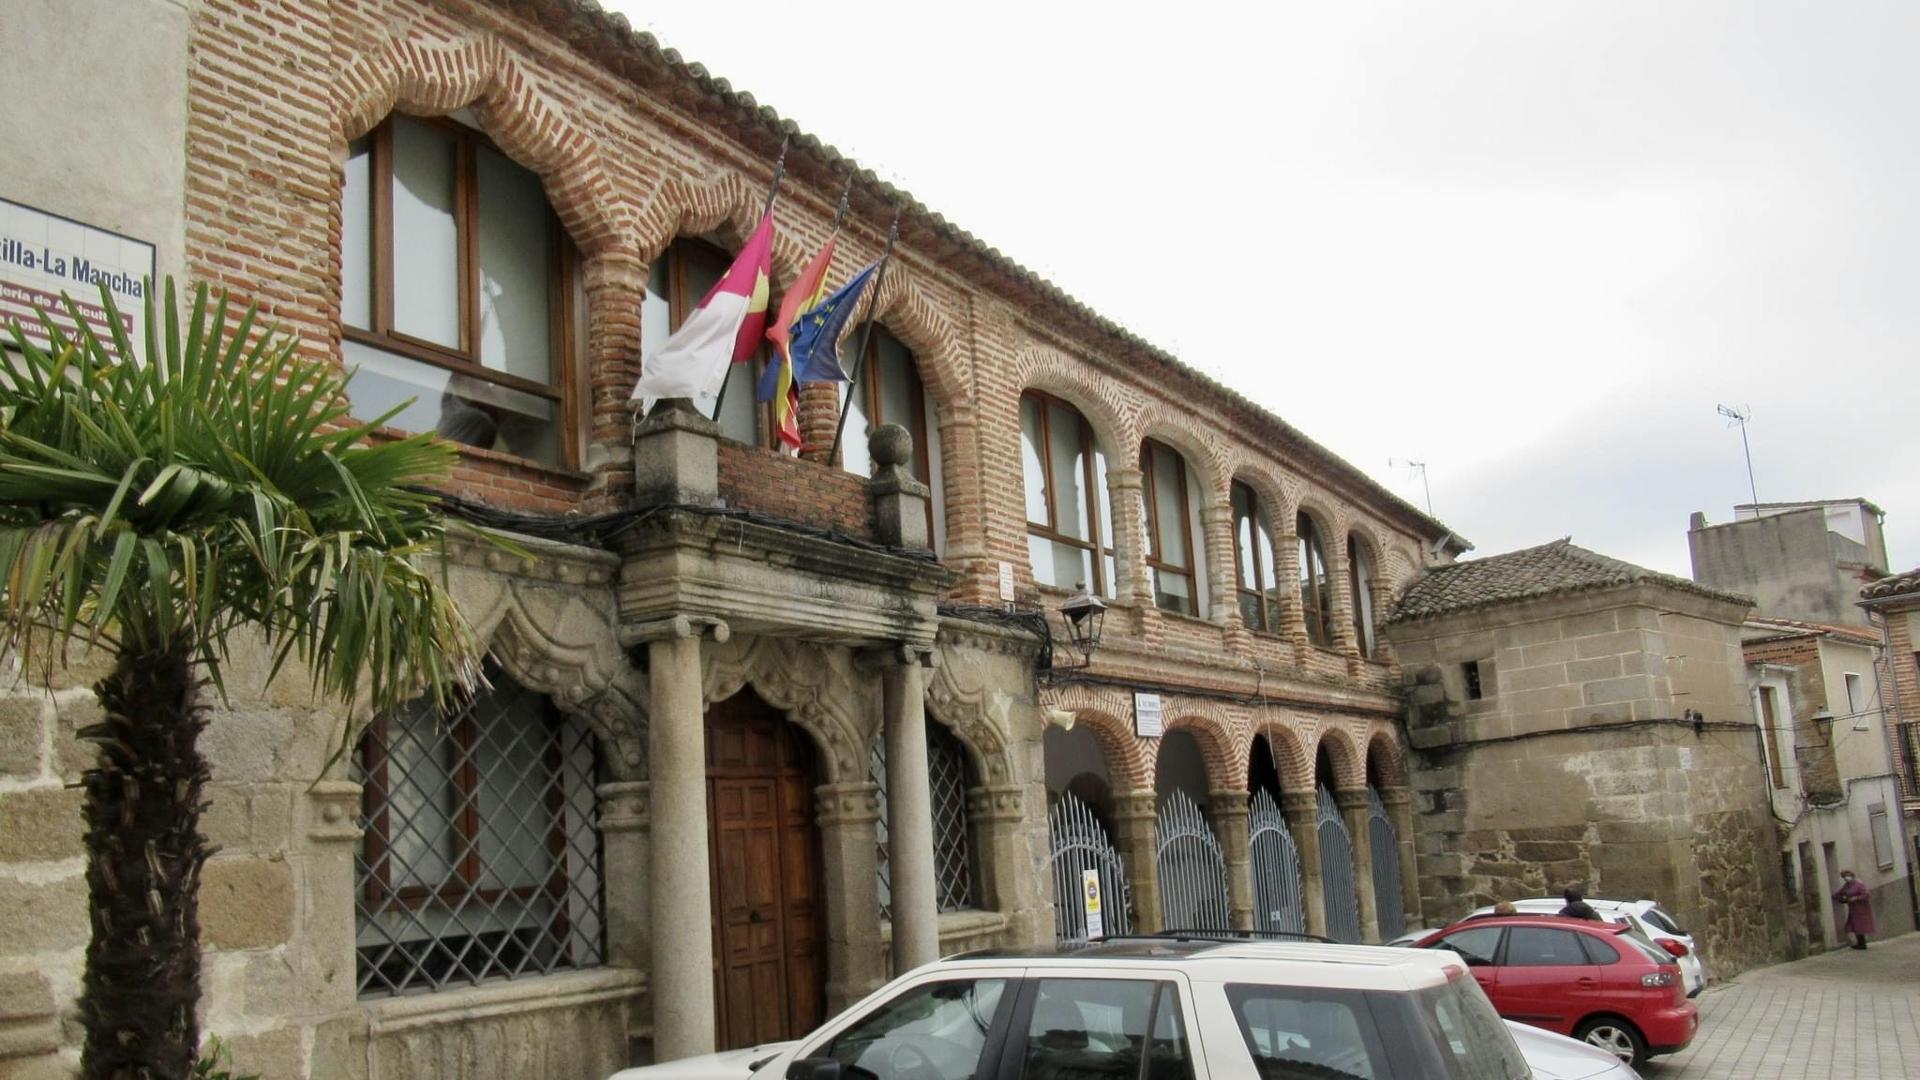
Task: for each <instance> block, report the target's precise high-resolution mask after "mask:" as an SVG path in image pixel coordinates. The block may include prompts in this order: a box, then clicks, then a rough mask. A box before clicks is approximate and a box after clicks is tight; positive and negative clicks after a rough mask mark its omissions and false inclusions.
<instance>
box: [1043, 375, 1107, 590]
mask: <svg viewBox="0 0 1920 1080" xmlns="http://www.w3.org/2000/svg"><path fill="white" fill-rule="evenodd" d="M1020 449H1021V466H1022V470H1021V471H1022V475H1023V476H1024V478H1025V480H1026V492H1027V558H1028V560H1029V561H1030V562H1031V563H1032V565H1033V578H1034V580H1035V581H1038V582H1039V583H1040V584H1042V585H1053V586H1057V587H1059V588H1063V589H1070V588H1072V587H1073V586H1074V584H1075V583H1077V582H1084V583H1085V584H1086V586H1087V588H1088V589H1090V590H1092V591H1093V592H1095V593H1098V594H1100V595H1103V596H1112V595H1113V594H1114V592H1113V590H1114V561H1113V508H1112V506H1111V505H1109V503H1108V500H1107V456H1106V454H1104V453H1102V452H1101V451H1100V449H1099V448H1098V447H1097V446H1096V445H1095V443H1094V438H1093V425H1091V424H1089V423H1087V421H1086V418H1085V417H1083V416H1081V415H1080V413H1079V411H1078V410H1076V409H1074V407H1073V406H1071V405H1069V404H1067V403H1066V402H1064V401H1061V400H1060V399H1058V398H1056V397H1052V396H1050V395H1047V394H1042V393H1040V392H1038V391H1035V390H1029V391H1027V392H1026V393H1025V394H1023V395H1021V397H1020Z"/></svg>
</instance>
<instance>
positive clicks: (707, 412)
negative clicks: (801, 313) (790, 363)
mask: <svg viewBox="0 0 1920 1080" xmlns="http://www.w3.org/2000/svg"><path fill="white" fill-rule="evenodd" d="M732 265H733V256H731V255H729V254H727V253H726V252H725V251H722V250H721V249H720V248H719V247H717V246H715V245H713V244H710V243H708V242H707V241H705V240H696V239H694V238H692V237H686V236H683V237H680V238H679V239H677V240H675V241H674V242H673V243H671V244H669V245H668V246H667V250H666V251H665V252H663V253H661V255H660V257H659V258H658V259H655V260H654V261H653V267H652V269H651V270H649V271H648V273H647V293H646V295H645V296H644V297H642V298H641V301H640V355H641V356H652V355H654V354H655V353H656V352H658V351H659V350H660V347H661V346H662V345H665V344H666V343H667V338H669V337H671V336H672V334H673V332H674V331H675V330H678V329H680V324H681V322H683V321H685V319H686V318H687V316H688V315H691V314H692V313H693V309H694V308H695V307H697V306H699V304H700V301H701V300H702V299H704V298H705V297H706V295H707V293H708V292H709V291H710V290H711V289H712V288H713V287H714V286H715V285H716V284H718V283H719V281H720V279H721V278H723V277H725V276H726V275H727V268H728V267H730V266H732ZM760 364H761V361H760V360H758V359H756V360H754V361H753V362H752V363H747V364H731V365H728V367H727V382H726V390H725V400H723V401H721V402H720V416H719V418H718V423H719V424H720V434H721V435H723V436H725V437H726V438H729V439H732V440H733V441H734V442H742V443H747V444H749V445H764V446H771V445H773V442H772V438H771V434H772V427H771V425H765V424H763V416H762V413H764V412H765V410H764V409H763V408H762V407H761V406H760V405H759V403H757V402H755V401H754V400H753V393H754V384H755V382H756V380H757V377H758V372H759V369H760ZM648 404H649V407H651V403H648ZM713 406H714V399H713V398H712V397H697V398H694V399H693V407H694V408H695V409H698V410H699V411H700V415H702V416H712V415H713ZM763 428H764V429H765V430H766V431H767V432H768V436H769V437H767V438H762V437H761V435H760V432H761V430H763Z"/></svg>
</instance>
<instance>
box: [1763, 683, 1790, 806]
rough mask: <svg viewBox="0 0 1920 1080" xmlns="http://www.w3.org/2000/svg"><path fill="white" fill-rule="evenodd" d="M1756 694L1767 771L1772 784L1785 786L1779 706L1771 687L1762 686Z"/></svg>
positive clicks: (1783, 750) (1785, 773) (1785, 777)
mask: <svg viewBox="0 0 1920 1080" xmlns="http://www.w3.org/2000/svg"><path fill="white" fill-rule="evenodd" d="M1758 694H1759V699H1760V730H1761V731H1763V732H1765V733H1766V738H1765V740H1764V742H1765V746H1766V750H1767V772H1768V774H1769V775H1770V776H1772V778H1773V786H1774V787H1776V788H1783V787H1786V786H1787V772H1786V765H1785V762H1784V761H1783V759H1784V758H1785V757H1786V754H1785V746H1784V744H1783V743H1782V741H1781V737H1780V735H1781V729H1780V723H1779V706H1778V705H1777V704H1776V703H1775V700H1774V688H1773V687H1771V686H1762V687H1761V688H1760V689H1759V691H1758Z"/></svg>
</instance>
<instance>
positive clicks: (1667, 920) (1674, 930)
mask: <svg viewBox="0 0 1920 1080" xmlns="http://www.w3.org/2000/svg"><path fill="white" fill-rule="evenodd" d="M1646 920H1647V921H1648V922H1650V923H1652V924H1653V925H1655V926H1657V927H1659V928H1660V929H1662V930H1665V931H1666V932H1667V933H1669V934H1675V935H1678V936H1681V937H1684V936H1686V932H1685V931H1683V930H1681V929H1680V924H1679V923H1676V922H1674V921H1673V916H1671V915H1669V914H1667V913H1666V912H1664V911H1661V910H1660V909H1659V908H1657V907H1656V908H1648V909H1647V911H1646Z"/></svg>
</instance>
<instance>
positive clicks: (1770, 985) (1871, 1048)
mask: <svg viewBox="0 0 1920 1080" xmlns="http://www.w3.org/2000/svg"><path fill="white" fill-rule="evenodd" d="M1696 1000H1697V1001H1698V1003H1699V1005H1700V1033H1699V1034H1698V1035H1696V1036H1694V1040H1693V1045H1691V1046H1689V1047H1687V1049H1686V1050H1684V1051H1682V1052H1680V1053H1678V1054H1675V1055H1673V1056H1672V1057H1666V1058H1656V1059H1655V1060H1654V1061H1653V1062H1651V1063H1650V1064H1649V1065H1648V1066H1647V1068H1646V1069H1645V1070H1644V1074H1645V1076H1646V1077H1647V1080H1707V1078H1710V1077H1713V1078H1719V1077H1725V1078H1728V1080H1734V1078H1738V1080H1746V1078H1747V1077H1755V1078H1770V1077H1791V1078H1795V1080H1799V1078H1815V1077H1818V1078H1823V1080H1824V1078H1825V1077H1837V1078H1844V1080H1876V1078H1880V1077H1885V1078H1887V1080H1894V1078H1896V1077H1900V1078H1905V1077H1915V1076H1920V933H1913V934H1905V935H1902V936H1900V937H1897V938H1892V939H1889V940H1886V941H1876V942H1874V943H1873V945H1872V947H1871V948H1869V949H1867V950H1866V951H1865V952H1859V951H1856V950H1853V949H1842V950H1840V951H1838V952H1830V953H1822V954H1821V955H1818V956H1811V957H1808V958H1807V959H1805V960H1796V961H1794V962H1793V963H1790V964H1776V965H1774V966H1773V967H1769V968H1762V969H1760V970H1758V971H1749V972H1747V973H1746V974H1744V975H1742V976H1740V977H1739V978H1737V979H1735V980H1733V981H1732V982H1730V983H1728V984H1726V985H1725V986H1720V987H1711V988H1709V989H1708V990H1707V991H1706V992H1704V993H1702V994H1701V995H1700V996H1699V998H1697V999H1696Z"/></svg>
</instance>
